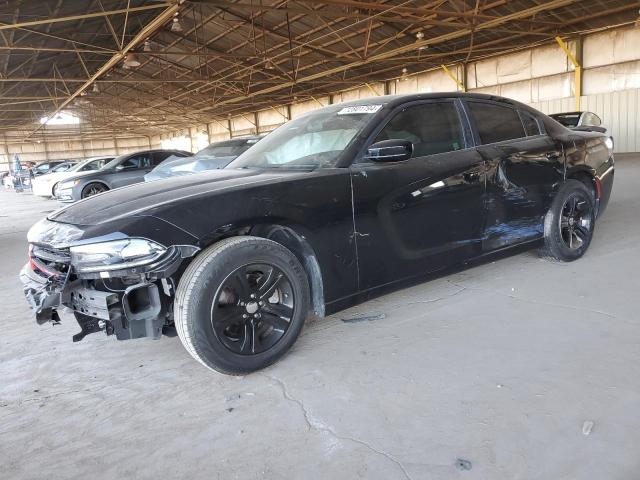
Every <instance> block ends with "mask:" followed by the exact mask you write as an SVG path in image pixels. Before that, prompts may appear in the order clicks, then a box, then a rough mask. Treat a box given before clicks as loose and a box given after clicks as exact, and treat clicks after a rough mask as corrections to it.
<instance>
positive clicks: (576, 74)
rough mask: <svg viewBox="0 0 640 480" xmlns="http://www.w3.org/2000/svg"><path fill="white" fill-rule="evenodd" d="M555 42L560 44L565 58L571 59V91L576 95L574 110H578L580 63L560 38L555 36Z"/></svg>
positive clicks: (580, 92)
mask: <svg viewBox="0 0 640 480" xmlns="http://www.w3.org/2000/svg"><path fill="white" fill-rule="evenodd" d="M556 42H558V45H560V48H561V49H562V50H563V51H564V53H565V54H566V55H567V58H568V59H569V60H570V61H571V63H572V64H573V68H574V77H573V93H574V95H575V97H576V110H578V111H579V110H580V97H581V96H582V65H580V62H578V60H577V59H576V57H575V56H574V55H573V53H571V50H569V46H568V45H567V44H566V43H565V42H564V41H563V40H562V39H561V38H560V37H556Z"/></svg>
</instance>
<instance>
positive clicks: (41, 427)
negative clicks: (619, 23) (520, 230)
mask: <svg viewBox="0 0 640 480" xmlns="http://www.w3.org/2000/svg"><path fill="white" fill-rule="evenodd" d="M639 187H640V159H636V160H635V161H620V162H619V163H618V166H617V171H616V184H615V187H614V195H613V198H612V200H611V204H610V206H609V209H608V211H607V212H606V214H605V215H604V216H603V217H602V218H601V219H600V221H599V223H598V225H597V227H596V233H595V238H594V240H593V243H592V245H591V248H590V250H589V252H588V253H587V255H586V256H585V257H584V258H583V259H582V260H580V261H578V262H574V263H571V264H556V263H551V262H549V261H546V260H542V259H539V258H538V257H537V255H536V254H535V253H534V252H527V253H524V254H520V255H517V256H512V257H510V258H506V259H503V260H499V261H497V262H494V263H488V264H485V265H482V266H478V267H475V268H473V269H471V270H467V271H464V272H461V273H458V274H454V275H452V276H449V277H446V278H442V279H440V280H436V281H432V282H430V283H426V284H423V285H419V286H416V287H413V288H410V289H407V290H403V291H399V292H397V293H394V294H391V295H387V296H385V297H382V298H379V299H377V300H374V301H371V302H368V303H366V304H363V305H361V306H359V307H357V308H352V309H350V310H348V311H345V312H341V313H339V314H337V315H333V316H331V317H329V318H326V319H323V320H314V321H311V322H309V324H308V325H307V327H306V329H305V330H304V331H303V334H302V336H301V337H300V339H299V340H298V342H297V344H296V346H295V347H294V348H293V350H292V351H291V353H290V354H289V355H288V356H287V357H286V358H285V359H284V360H283V361H281V362H280V363H278V364H276V365H275V366H273V367H271V368H269V369H267V370H265V371H263V372H260V373H256V374H253V375H249V376H247V377H243V378H234V377H227V376H223V375H217V374H213V373H211V372H209V371H208V370H205V369H204V368H203V367H201V366H200V365H199V364H198V363H196V362H195V361H193V360H192V359H191V357H189V355H188V354H187V353H186V351H185V350H183V348H182V346H181V345H180V341H179V340H178V338H164V339H162V340H159V341H152V340H135V341H129V342H116V341H115V340H114V339H113V338H107V337H105V336H103V335H90V336H89V337H87V338H86V339H85V340H84V341H82V342H80V343H78V344H73V343H72V342H71V335H72V334H74V333H76V331H77V330H78V327H77V326H76V324H75V322H74V321H73V320H72V317H70V316H69V315H66V316H64V317H63V324H62V325H60V326H55V327H54V326H50V325H47V326H43V327H39V326H37V325H36V323H35V321H33V319H32V316H31V314H30V312H29V310H28V308H27V306H26V303H25V302H24V300H23V299H22V294H21V289H20V285H19V282H18V279H17V272H18V270H19V268H20V267H21V265H22V264H23V263H24V261H25V256H26V241H25V233H26V231H27V229H28V227H29V225H30V224H31V223H33V222H34V221H36V220H37V219H38V218H40V217H42V216H44V215H45V213H46V212H47V211H48V210H52V209H53V208H55V207H56V205H55V204H54V203H53V202H52V201H48V200H43V199H37V198H34V197H32V196H30V195H26V194H16V193H13V192H0V219H1V220H0V251H1V252H2V257H1V258H2V266H1V268H2V270H1V275H0V305H1V308H2V315H1V316H0V331H1V332H2V334H1V336H0V478H2V479H12V480H13V479H40V478H47V479H56V478H61V479H62V478H64V479H71V478H78V479H85V478H93V479H114V478H140V479H154V480H156V479H159V478H160V479H162V478H190V479H216V478H218V479H225V480H226V479H234V478H239V479H263V478H267V479H280V478H282V479H294V478H300V479H301V478H304V479H305V480H306V479H329V478H331V479H354V478H380V479H405V478H406V479H416V480H417V479H457V478H461V479H462V478H464V479H491V480H496V479H509V480H513V479H527V480H528V479H544V480H548V479H554V480H560V479H571V480H578V479H608V480H609V479H629V478H637V477H638V473H637V472H638V468H639V467H640V456H639V455H638V445H640V416H639V415H638V411H639V410H640V380H639V379H640V367H639V366H640V348H638V346H639V340H640V316H639V315H638V308H639V306H640V300H639V298H640V288H639V287H640V281H639V280H638V272H639V271H640V222H639V221H638V220H639V219H640V193H639ZM359 314H367V315H371V316H372V317H373V318H374V319H373V320H370V321H360V322H343V321H342V319H350V318H354V317H355V316H357V315H359ZM585 422H593V427H592V429H591V431H590V432H589V431H588V430H589V428H588V427H589V424H588V423H587V425H586V432H587V433H589V434H588V435H585V433H583V427H585Z"/></svg>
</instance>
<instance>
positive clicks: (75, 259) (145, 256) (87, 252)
mask: <svg viewBox="0 0 640 480" xmlns="http://www.w3.org/2000/svg"><path fill="white" fill-rule="evenodd" d="M70 250H71V264H72V265H73V267H74V269H75V271H76V272H78V273H94V272H105V271H111V270H120V269H125V268H134V267H140V266H143V265H148V264H150V263H153V262H154V261H155V260H157V259H159V258H160V257H161V256H162V255H163V254H164V253H165V252H166V251H167V249H166V248H164V247H163V246H162V245H159V244H157V243H155V242H152V241H150V240H145V239H143V238H127V239H124V240H114V241H111V242H102V243H90V244H87V245H78V246H74V247H71V249H70Z"/></svg>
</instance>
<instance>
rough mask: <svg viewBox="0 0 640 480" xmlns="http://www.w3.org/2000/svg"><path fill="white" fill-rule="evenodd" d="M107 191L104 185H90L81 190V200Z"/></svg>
mask: <svg viewBox="0 0 640 480" xmlns="http://www.w3.org/2000/svg"><path fill="white" fill-rule="evenodd" d="M107 190H109V188H107V187H106V186H105V185H103V184H101V183H90V184H88V185H87V186H86V187H84V188H83V189H82V194H81V195H80V197H81V198H87V197H93V196H94V195H98V194H99V193H103V192H106V191H107Z"/></svg>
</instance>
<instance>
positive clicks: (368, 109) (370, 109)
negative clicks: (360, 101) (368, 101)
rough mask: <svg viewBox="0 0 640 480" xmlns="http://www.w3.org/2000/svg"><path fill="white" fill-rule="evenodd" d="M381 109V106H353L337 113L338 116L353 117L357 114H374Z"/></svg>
mask: <svg viewBox="0 0 640 480" xmlns="http://www.w3.org/2000/svg"><path fill="white" fill-rule="evenodd" d="M381 108H382V105H353V106H351V107H344V108H343V109H342V110H340V111H339V112H338V115H353V114H358V113H376V112H377V111H378V110H380V109H381Z"/></svg>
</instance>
